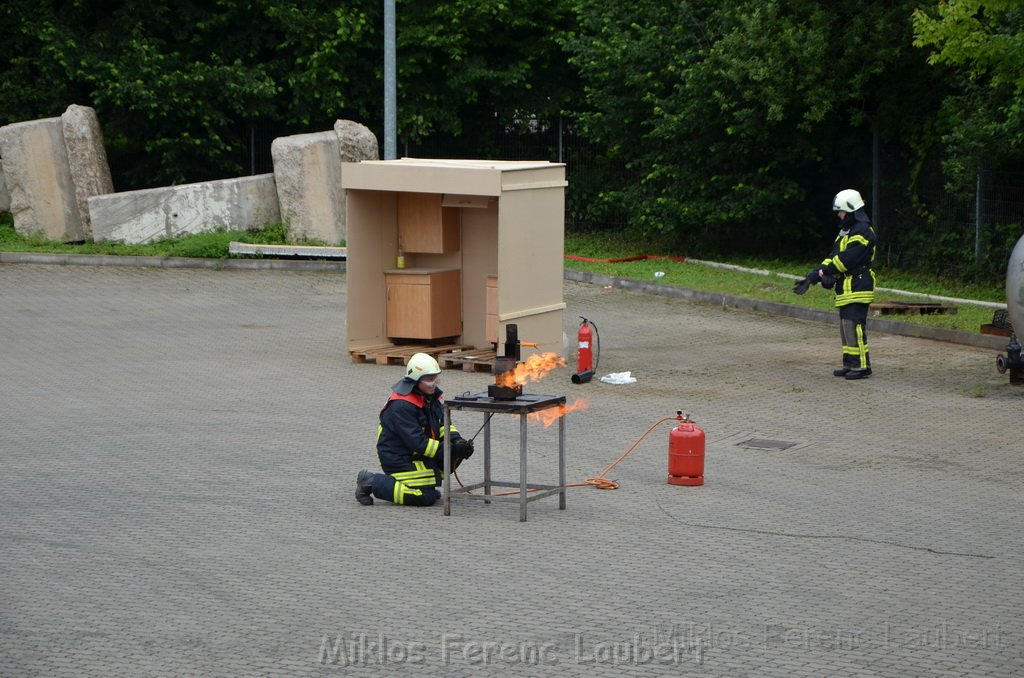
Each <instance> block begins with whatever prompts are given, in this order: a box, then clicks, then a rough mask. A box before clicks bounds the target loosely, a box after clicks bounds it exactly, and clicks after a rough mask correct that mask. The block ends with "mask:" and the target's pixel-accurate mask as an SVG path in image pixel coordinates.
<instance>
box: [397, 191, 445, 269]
mask: <svg viewBox="0 0 1024 678" xmlns="http://www.w3.org/2000/svg"><path fill="white" fill-rule="evenodd" d="M442 197H443V196H442V195H441V194H440V193H399V194H398V246H399V247H400V248H401V249H402V250H403V251H405V252H427V253H431V254H444V253H446V252H457V251H458V250H459V247H460V239H459V226H460V221H459V208H457V207H443V206H442V205H441V199H442Z"/></svg>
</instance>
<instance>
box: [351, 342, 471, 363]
mask: <svg viewBox="0 0 1024 678" xmlns="http://www.w3.org/2000/svg"><path fill="white" fill-rule="evenodd" d="M467 348H472V347H471V346H469V345H468V344H444V345H442V346H429V345H425V344H380V345H377V346H364V347H363V348H361V349H359V350H357V351H349V353H350V354H351V356H352V362H354V363H376V364H377V365H404V364H406V363H407V362H409V358H410V357H412V355H413V354H414V353H426V354H427V355H429V356H432V357H433V358H435V359H438V358H439V357H440V356H441V355H442V354H444V353H447V352H449V351H461V350H463V349H467ZM439 362H440V361H439Z"/></svg>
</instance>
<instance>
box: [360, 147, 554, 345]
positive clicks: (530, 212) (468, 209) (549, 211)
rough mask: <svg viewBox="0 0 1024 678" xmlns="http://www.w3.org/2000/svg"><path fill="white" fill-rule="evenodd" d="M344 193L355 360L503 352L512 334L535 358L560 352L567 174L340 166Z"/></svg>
mask: <svg viewBox="0 0 1024 678" xmlns="http://www.w3.org/2000/svg"><path fill="white" fill-rule="evenodd" d="M341 184H342V188H344V190H345V205H346V207H345V220H346V229H347V232H346V245H347V247H348V259H347V261H346V264H345V266H346V272H345V279H346V284H347V287H348V295H347V304H346V316H345V338H346V342H347V348H348V351H349V353H350V354H352V356H353V360H360V359H361V354H364V355H365V352H367V351H369V350H370V349H373V350H379V349H380V348H381V347H386V346H388V345H392V346H398V345H401V346H408V347H416V348H419V347H422V348H423V350H428V351H429V349H430V348H432V347H436V346H451V345H456V344H461V345H465V346H468V347H473V348H478V349H481V350H488V349H491V348H492V346H495V345H496V346H497V350H498V352H499V353H503V346H502V345H501V342H500V339H501V337H503V336H504V335H505V327H506V326H507V325H508V324H510V323H515V324H516V325H517V326H518V328H519V337H520V338H521V339H522V340H523V341H524V342H532V343H536V344H537V348H536V349H534V351H535V352H538V353H545V352H555V353H562V352H564V350H565V346H564V344H563V341H562V338H563V336H564V331H565V328H564V327H563V324H564V318H565V302H564V300H563V297H562V288H563V286H564V280H563V278H562V274H563V259H562V257H563V253H564V243H565V238H564V236H565V228H564V227H565V187H566V181H565V165H563V164H561V163H551V162H546V161H532V160H531V161H511V160H507V161H506V160H458V159H425V158H400V159H398V160H364V161H362V162H353V163H350V162H343V163H342V172H341ZM400 262H401V263H400ZM400 265H404V267H403V268H399V266H400ZM499 281H500V284H499Z"/></svg>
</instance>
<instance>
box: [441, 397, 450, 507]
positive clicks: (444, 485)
mask: <svg viewBox="0 0 1024 678" xmlns="http://www.w3.org/2000/svg"><path fill="white" fill-rule="evenodd" d="M451 425H452V411H451V410H450V409H449V408H448V406H447V405H446V406H445V408H444V430H445V431H447V430H448V429H450V428H451ZM450 438H451V436H447V435H446V436H445V437H444V479H443V480H442V481H441V502H442V504H443V505H444V514H445V515H446V516H450V515H451V514H452V494H451V487H452V477H451V476H452V445H451V440H450Z"/></svg>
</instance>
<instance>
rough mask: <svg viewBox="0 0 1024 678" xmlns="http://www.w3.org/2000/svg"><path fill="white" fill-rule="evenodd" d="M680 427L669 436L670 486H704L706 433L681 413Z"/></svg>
mask: <svg viewBox="0 0 1024 678" xmlns="http://www.w3.org/2000/svg"><path fill="white" fill-rule="evenodd" d="M679 419H681V421H680V422H679V425H678V426H676V427H675V428H674V429H672V430H671V431H669V434H668V482H669V484H670V485H703V484H704V431H702V430H700V429H699V428H697V426H696V425H695V424H694V423H693V422H692V421H690V419H689V417H683V416H682V413H681V412H680V413H679Z"/></svg>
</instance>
